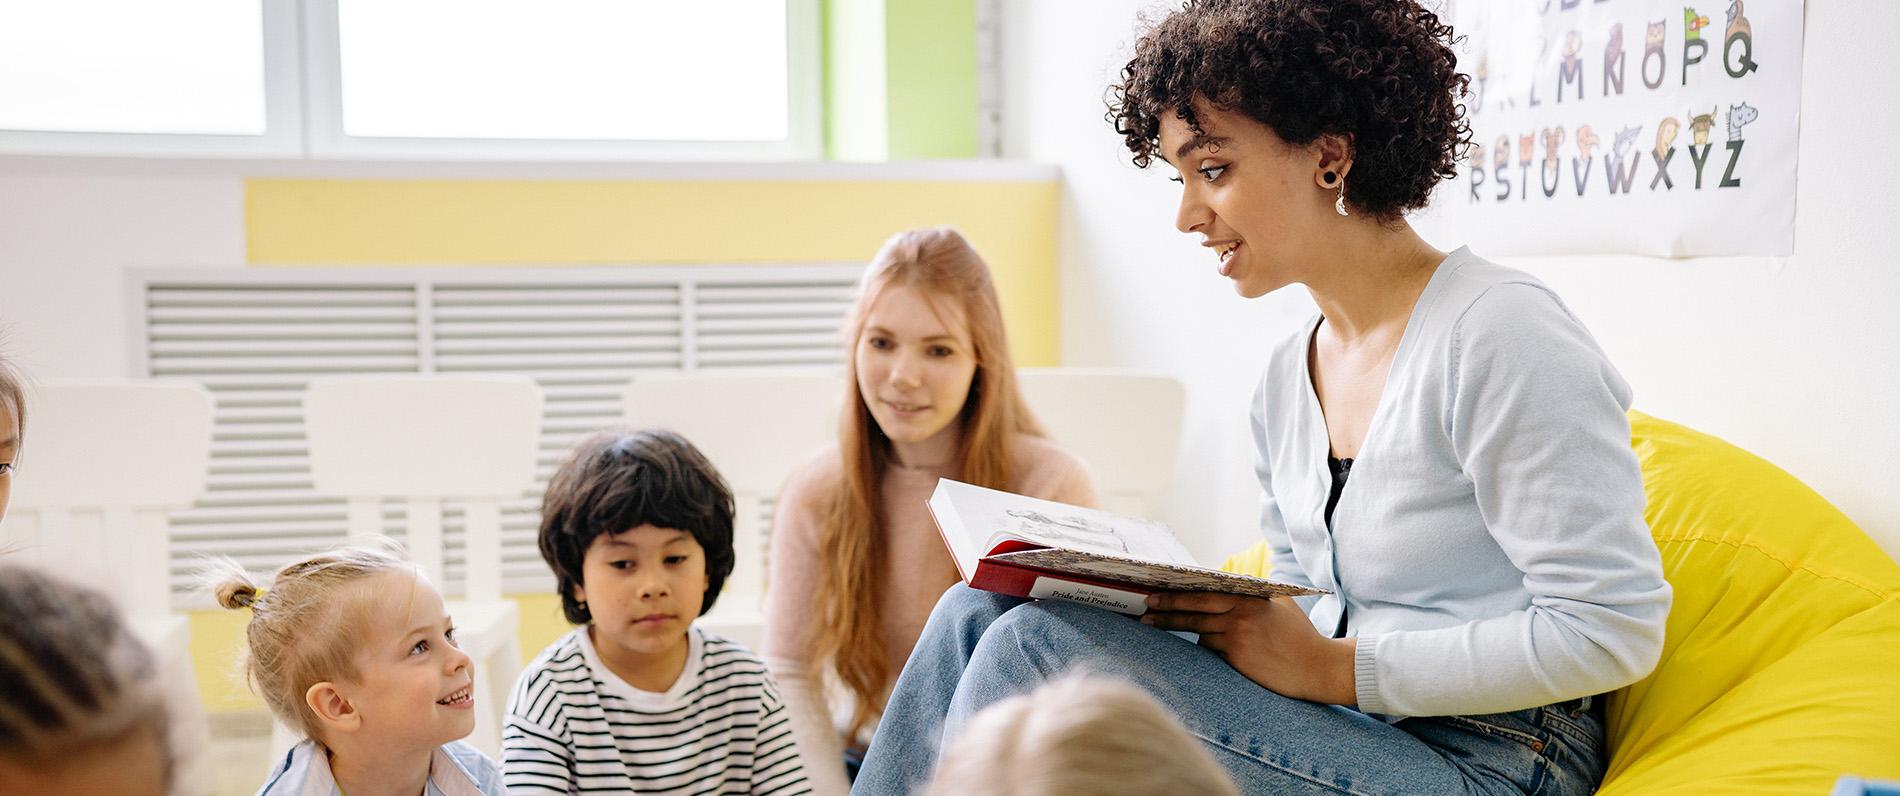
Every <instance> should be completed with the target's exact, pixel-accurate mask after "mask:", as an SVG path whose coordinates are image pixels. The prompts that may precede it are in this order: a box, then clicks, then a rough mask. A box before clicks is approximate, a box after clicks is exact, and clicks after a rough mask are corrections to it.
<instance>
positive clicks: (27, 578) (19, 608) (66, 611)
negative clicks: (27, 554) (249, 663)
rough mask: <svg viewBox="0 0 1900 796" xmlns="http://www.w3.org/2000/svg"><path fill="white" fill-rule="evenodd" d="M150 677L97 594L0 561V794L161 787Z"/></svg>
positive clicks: (134, 644) (141, 795) (165, 750)
mask: <svg viewBox="0 0 1900 796" xmlns="http://www.w3.org/2000/svg"><path fill="white" fill-rule="evenodd" d="M3 497H4V493H0V498H3ZM157 682H158V667H157V665H156V663H155V661H154V659H153V657H152V653H151V651H150V650H149V649H147V648H146V646H145V644H144V643H142V642H140V641H139V640H138V638H137V637H136V636H134V635H133V633H132V631H131V629H130V628H129V627H127V626H126V624H125V622H124V621H123V620H122V619H121V618H120V616H119V612H118V611H117V609H115V608H114V607H113V605H112V601H111V600H110V599H108V598H107V597H106V595H104V594H101V593H99V592H97V591H94V590H92V589H88V588H85V587H82V586H78V585H76V584H72V583H68V582H66V581H64V580H61V579H60V578H58V577H55V576H53V575H51V574H48V573H46V572H42V571H40V570H38V569H36V568H33V567H29V566H25V565H22V564H17V563H9V562H5V561H0V793H5V794H29V793H30V794H35V796H81V794H103V793H110V794H123V795H124V796H161V795H162V794H165V793H168V792H170V789H171V778H172V773H173V769H174V768H175V766H174V765H173V759H172V752H171V748H170V744H169V742H168V739H167V737H166V727H167V718H166V717H167V714H166V710H165V704H164V699H163V696H162V694H161V693H160V692H159V690H158V687H157Z"/></svg>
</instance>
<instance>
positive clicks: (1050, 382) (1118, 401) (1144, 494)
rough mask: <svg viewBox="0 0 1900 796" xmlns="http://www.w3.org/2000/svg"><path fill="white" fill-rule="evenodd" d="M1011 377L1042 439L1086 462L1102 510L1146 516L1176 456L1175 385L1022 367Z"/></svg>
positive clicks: (1156, 378) (1116, 374)
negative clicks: (1045, 435)
mask: <svg viewBox="0 0 1900 796" xmlns="http://www.w3.org/2000/svg"><path fill="white" fill-rule="evenodd" d="M1017 379H1018V381H1019V382H1020V384H1021V389H1022V392H1023V400H1024V401H1025V402H1027V403H1028V404H1029V408H1030V411H1032V412H1034V413H1035V414H1036V419H1037V420H1039V421H1041V422H1042V426H1043V429H1044V430H1045V431H1047V432H1048V433H1049V438H1050V439H1053V440H1055V441H1056V442H1057V443H1058V444H1060V445H1062V447H1063V449H1065V450H1067V451H1069V452H1070V453H1073V454H1075V455H1076V456H1078V457H1080V458H1081V459H1082V460H1083V461H1085V462H1087V463H1088V465H1089V471H1090V473H1091V474H1093V475H1094V476H1095V491H1096V494H1097V495H1099V496H1100V497H1101V500H1102V508H1104V509H1107V510H1109V511H1113V512H1117V513H1120V514H1132V515H1136V516H1146V517H1152V516H1154V514H1155V512H1156V510H1157V509H1158V508H1159V503H1160V501H1161V499H1162V498H1163V497H1164V496H1166V495H1167V494H1168V491H1169V489H1171V488H1172V486H1173V484H1174V465H1175V460H1176V458H1177V457H1178V456H1179V455H1180V450H1181V419H1182V412H1183V411H1184V408H1185V406H1186V402H1187V392H1186V390H1185V389H1183V388H1182V386H1181V383H1180V382H1179V381H1176V380H1175V379H1174V378H1172V377H1169V376H1161V375H1156V374H1150V373H1138V372H1134V371H1125V370H1102V369H1088V368H1022V369H1019V370H1018V371H1017Z"/></svg>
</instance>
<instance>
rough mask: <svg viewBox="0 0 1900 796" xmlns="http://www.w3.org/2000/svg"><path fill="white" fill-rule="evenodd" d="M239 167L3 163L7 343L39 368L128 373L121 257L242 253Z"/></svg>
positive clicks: (142, 261) (36, 371)
mask: <svg viewBox="0 0 1900 796" xmlns="http://www.w3.org/2000/svg"><path fill="white" fill-rule="evenodd" d="M243 200H244V192H243V186H242V184H241V182H240V180H239V179H238V178H237V177H235V176H209V175H203V174H198V175H193V174H182V173H168V172H166V171H164V170H162V169H143V170H140V171H137V172H134V173H112V172H108V171H103V170H97V169H90V168H77V169H75V168H74V167H71V166H61V165H59V164H58V163H54V162H44V163H40V164H32V163H21V162H13V163H7V164H0V350H4V351H5V352H6V353H7V354H8V355H9V356H11V357H14V358H17V359H18V360H19V361H20V362H21V363H22V364H23V365H24V366H25V368H26V370H27V372H28V373H30V374H32V376H33V377H34V378H93V377H98V378H104V377H113V378H117V377H123V376H126V375H129V370H128V369H129V364H128V362H129V360H130V356H129V345H130V344H129V340H128V338H127V336H126V335H127V332H126V307H125V301H126V296H125V286H124V285H125V281H124V278H123V276H122V274H123V266H127V265H167V266H180V265H190V266H207V265H230V266H236V265H240V264H242V263H243V262H244V211H243Z"/></svg>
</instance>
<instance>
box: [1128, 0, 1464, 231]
mask: <svg viewBox="0 0 1900 796" xmlns="http://www.w3.org/2000/svg"><path fill="white" fill-rule="evenodd" d="M1452 43H1453V38H1452V31H1451V27H1450V26H1448V25H1446V24H1445V23H1443V22H1441V21H1440V20H1439V18H1438V15H1437V14H1434V13H1432V12H1431V11H1430V10H1428V9H1426V8H1424V7H1422V6H1420V5H1419V4H1418V3H1417V2H1415V0H1188V2H1187V3H1186V4H1184V5H1183V6H1182V7H1181V8H1180V9H1179V10H1177V11H1174V12H1173V13H1171V14H1169V15H1168V16H1167V17H1166V18H1165V19H1163V20H1162V21H1161V22H1159V23H1158V24H1156V25H1154V26H1153V27H1152V28H1151V29H1150V30H1148V31H1147V32H1146V33H1145V34H1144V35H1142V37H1141V38H1140V40H1139V41H1137V42H1136V44H1135V55H1134V58H1133V59H1131V60H1130V61H1129V62H1128V65H1127V66H1125V67H1123V68H1122V72H1121V82H1120V83H1118V84H1116V85H1114V86H1112V87H1110V89H1109V99H1108V115H1107V119H1108V122H1109V123H1110V124H1112V125H1114V127H1115V132H1118V133H1121V134H1122V136H1123V137H1124V138H1125V139H1126V141H1127V145H1128V149H1129V151H1131V152H1133V153H1134V158H1133V160H1134V163H1135V165H1136V166H1138V167H1140V168H1147V167H1148V166H1149V165H1150V164H1151V163H1153V161H1154V160H1155V159H1156V158H1158V157H1160V152H1159V149H1160V131H1161V121H1162V119H1163V118H1164V117H1165V116H1166V115H1168V114H1173V115H1175V116H1177V117H1178V118H1180V119H1181V120H1182V121H1185V122H1187V125H1188V128H1189V129H1191V130H1193V131H1194V133H1195V134H1196V135H1200V134H1203V133H1205V132H1206V131H1205V130H1203V129H1202V128H1201V125H1200V121H1199V120H1198V119H1197V118H1196V117H1195V112H1194V100H1196V99H1204V100H1206V101H1207V102H1208V103H1209V104H1211V105H1212V106H1213V107H1215V108H1219V109H1221V110H1223V111H1227V112H1238V113H1242V114H1245V115H1246V116H1248V117H1249V118H1252V119H1254V120H1255V121H1258V122H1260V123H1262V124H1265V125H1267V126H1268V127H1269V128H1272V130H1273V131H1274V132H1275V133H1277V134H1278V135H1279V136H1280V138H1282V139H1284V140H1285V141H1286V142H1287V143H1289V144H1293V145H1295V146H1304V145H1306V144H1309V143H1312V142H1313V141H1314V140H1315V139H1317V138H1319V137H1320V136H1321V135H1324V134H1329V133H1330V134H1337V135H1344V136H1347V137H1348V138H1349V139H1350V141H1351V142H1352V157H1353V163H1352V177H1353V179H1351V180H1348V181H1347V182H1346V201H1348V202H1350V203H1351V204H1352V205H1353V207H1355V208H1357V209H1359V210H1361V211H1363V212H1365V213H1368V214H1371V215H1372V216H1374V217H1377V218H1381V219H1388V220H1389V219H1395V218H1397V217H1399V216H1401V215H1402V214H1404V212H1405V211H1407V210H1413V209H1417V208H1421V207H1424V206H1425V203H1426V202H1427V201H1428V200H1429V199H1430V197H1431V192H1432V186H1434V185H1436V184H1437V183H1438V181H1439V180H1442V179H1449V178H1451V177H1453V176H1455V175H1456V174H1457V170H1456V166H1455V161H1456V160H1457V158H1458V156H1459V154H1460V153H1461V152H1462V151H1463V149H1464V147H1465V146H1466V145H1467V144H1469V143H1470V140H1471V125H1470V123H1469V122H1468V121H1467V120H1466V118H1465V110H1464V108H1463V107H1462V105H1461V104H1460V102H1459V99H1460V98H1462V97H1463V96H1464V95H1465V92H1466V89H1467V86H1468V85H1469V84H1470V82H1471V78H1470V77H1469V76H1467V75H1463V74H1460V73H1459V72H1458V69H1457V66H1458V58H1457V56H1456V55H1455V54H1454V53H1453V52H1452V47H1451V45H1452Z"/></svg>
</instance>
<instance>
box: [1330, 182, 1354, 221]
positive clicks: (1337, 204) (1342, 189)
mask: <svg viewBox="0 0 1900 796" xmlns="http://www.w3.org/2000/svg"><path fill="white" fill-rule="evenodd" d="M1333 212H1336V213H1338V214H1340V215H1342V216H1345V215H1351V214H1350V213H1347V212H1346V184H1345V183H1344V182H1341V183H1340V184H1339V198H1338V199H1335V200H1333Z"/></svg>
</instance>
